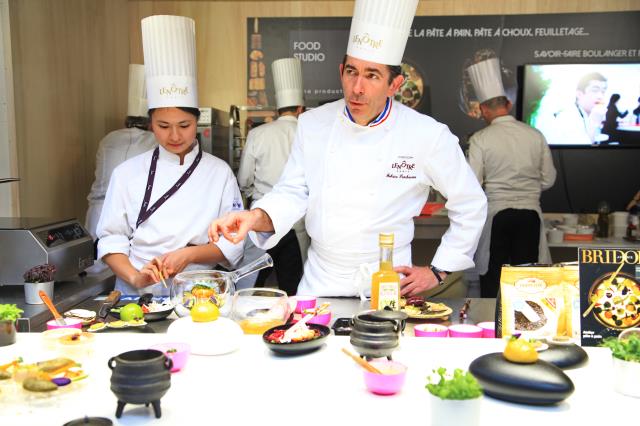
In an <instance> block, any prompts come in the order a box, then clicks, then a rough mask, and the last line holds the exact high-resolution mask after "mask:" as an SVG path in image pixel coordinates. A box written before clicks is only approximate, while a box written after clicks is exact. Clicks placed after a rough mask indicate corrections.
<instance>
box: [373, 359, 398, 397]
mask: <svg viewBox="0 0 640 426" xmlns="http://www.w3.org/2000/svg"><path fill="white" fill-rule="evenodd" d="M371 365H373V366H374V367H376V368H377V369H378V370H380V371H382V372H383V373H389V374H376V373H372V372H370V371H367V370H364V383H365V385H366V386H367V389H368V390H369V392H371V393H375V394H377V395H393V394H394V393H398V392H400V390H401V389H402V386H404V379H405V377H406V374H407V367H406V366H405V365H404V364H401V363H399V362H396V361H373V362H371Z"/></svg>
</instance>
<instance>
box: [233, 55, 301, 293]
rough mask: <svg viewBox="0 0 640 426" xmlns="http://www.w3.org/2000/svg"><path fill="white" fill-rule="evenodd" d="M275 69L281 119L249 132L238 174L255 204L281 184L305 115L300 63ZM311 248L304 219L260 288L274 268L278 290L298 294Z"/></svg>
mask: <svg viewBox="0 0 640 426" xmlns="http://www.w3.org/2000/svg"><path fill="white" fill-rule="evenodd" d="M271 70H272V73H273V83H274V86H275V89H276V106H277V108H278V119H277V120H275V121H272V122H271V123H267V124H263V125H262V126H260V127H256V128H255V129H253V130H251V131H250V132H249V135H248V136H247V143H246V145H245V147H244V149H243V151H242V161H241V162H240V170H239V171H238V183H239V184H240V190H241V191H243V192H244V193H245V195H246V196H247V197H250V198H251V200H252V201H253V202H255V201H258V200H260V199H261V198H262V197H263V196H264V194H267V193H269V192H271V190H272V189H273V186H274V185H275V184H276V183H277V182H278V179H279V178H280V175H281V174H282V170H283V169H284V166H285V164H286V163H287V159H288V158H289V153H290V152H291V145H292V144H293V139H294V137H295V134H296V127H297V126H298V116H299V115H300V114H302V112H304V97H303V89H302V64H301V63H300V60H299V59H296V58H282V59H278V60H276V61H274V62H273V63H272V64H271ZM308 246H309V237H308V235H307V233H306V231H305V229H304V219H301V220H299V221H298V222H296V223H295V224H294V226H293V229H292V230H291V231H289V232H288V233H287V234H286V235H285V236H284V237H282V239H281V240H280V241H279V242H278V243H277V244H276V245H275V247H272V248H271V249H269V254H270V255H271V257H272V258H273V268H267V269H263V270H262V271H260V273H259V274H258V278H257V282H256V285H258V286H261V285H263V284H264V282H265V280H266V279H267V277H268V275H269V273H270V272H271V269H275V272H276V277H277V279H278V287H279V288H280V289H282V290H285V291H286V292H287V294H289V295H293V294H296V290H297V289H298V283H299V282H300V278H301V277H302V265H303V263H304V258H306V254H307V248H308Z"/></svg>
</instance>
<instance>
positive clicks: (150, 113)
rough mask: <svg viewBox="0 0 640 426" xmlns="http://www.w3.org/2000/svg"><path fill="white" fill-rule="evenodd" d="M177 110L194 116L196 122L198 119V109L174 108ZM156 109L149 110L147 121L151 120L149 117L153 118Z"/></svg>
mask: <svg viewBox="0 0 640 426" xmlns="http://www.w3.org/2000/svg"><path fill="white" fill-rule="evenodd" d="M175 108H178V109H179V110H181V111H184V112H188V113H189V114H191V115H194V116H195V117H196V120H198V119H199V118H200V109H198V108H192V107H180V106H179V107H175ZM156 109H157V108H151V109H149V119H151V117H152V116H153V112H154V111H155V110H156Z"/></svg>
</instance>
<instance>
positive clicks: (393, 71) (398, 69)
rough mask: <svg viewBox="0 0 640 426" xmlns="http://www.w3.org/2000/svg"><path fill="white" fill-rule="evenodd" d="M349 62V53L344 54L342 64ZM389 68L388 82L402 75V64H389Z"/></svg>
mask: <svg viewBox="0 0 640 426" xmlns="http://www.w3.org/2000/svg"><path fill="white" fill-rule="evenodd" d="M346 64H347V55H344V57H343V58H342V66H343V67H344V66H345V65H346ZM387 69H388V70H389V78H388V83H389V84H391V83H393V80H395V78H396V77H397V76H399V75H402V66H400V65H387Z"/></svg>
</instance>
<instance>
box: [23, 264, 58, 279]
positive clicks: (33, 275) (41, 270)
mask: <svg viewBox="0 0 640 426" xmlns="http://www.w3.org/2000/svg"><path fill="white" fill-rule="evenodd" d="M55 273H56V267H55V266H54V265H50V264H48V263H45V264H44V265H38V266H34V267H33V268H31V269H29V270H28V271H27V272H25V273H24V275H23V276H22V278H24V282H26V283H46V282H49V281H53V275H54V274H55Z"/></svg>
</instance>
